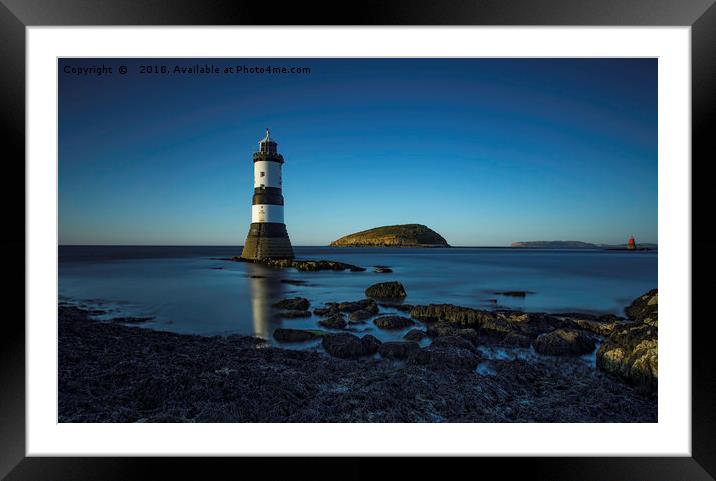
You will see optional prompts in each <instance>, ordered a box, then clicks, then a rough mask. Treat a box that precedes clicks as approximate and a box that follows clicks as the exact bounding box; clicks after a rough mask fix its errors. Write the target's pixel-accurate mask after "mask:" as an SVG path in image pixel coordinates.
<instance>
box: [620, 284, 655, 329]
mask: <svg viewBox="0 0 716 481" xmlns="http://www.w3.org/2000/svg"><path fill="white" fill-rule="evenodd" d="M625 312H626V315H627V316H629V319H631V320H633V321H637V322H645V323H647V324H653V325H658V315H659V292H658V289H652V290H650V291H649V292H647V293H646V294H644V295H642V296H639V297H638V298H637V299H635V300H634V301H633V302H632V303H631V305H629V307H627V308H626V309H625Z"/></svg>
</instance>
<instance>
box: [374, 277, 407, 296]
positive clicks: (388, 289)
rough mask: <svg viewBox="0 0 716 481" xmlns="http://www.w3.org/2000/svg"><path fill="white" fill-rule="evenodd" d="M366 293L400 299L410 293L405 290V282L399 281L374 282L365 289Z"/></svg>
mask: <svg viewBox="0 0 716 481" xmlns="http://www.w3.org/2000/svg"><path fill="white" fill-rule="evenodd" d="M365 295H366V296H368V297H375V298H377V299H400V298H403V297H405V296H407V295H408V294H407V293H406V292H405V287H403V284H401V283H400V282H398V281H392V282H379V283H378V284H373V285H372V286H370V287H369V288H368V289H366V290H365Z"/></svg>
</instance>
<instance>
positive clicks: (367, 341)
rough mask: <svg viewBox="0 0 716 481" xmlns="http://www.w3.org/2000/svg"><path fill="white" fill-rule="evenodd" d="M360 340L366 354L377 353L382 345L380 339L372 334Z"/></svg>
mask: <svg viewBox="0 0 716 481" xmlns="http://www.w3.org/2000/svg"><path fill="white" fill-rule="evenodd" d="M360 342H361V344H362V345H363V349H364V351H365V353H366V354H375V353H376V352H378V348H379V347H380V345H381V342H380V339H378V338H377V337H375V336H372V335H370V334H368V335H367V336H363V337H362V338H361V340H360Z"/></svg>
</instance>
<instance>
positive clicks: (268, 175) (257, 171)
mask: <svg viewBox="0 0 716 481" xmlns="http://www.w3.org/2000/svg"><path fill="white" fill-rule="evenodd" d="M262 173H263V175H261V174H262ZM262 186H263V187H277V188H280V187H281V164H280V163H279V162H273V161H268V160H259V161H258V162H254V187H262Z"/></svg>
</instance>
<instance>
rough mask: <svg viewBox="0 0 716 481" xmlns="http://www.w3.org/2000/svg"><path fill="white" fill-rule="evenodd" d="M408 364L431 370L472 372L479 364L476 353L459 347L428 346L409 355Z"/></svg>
mask: <svg viewBox="0 0 716 481" xmlns="http://www.w3.org/2000/svg"><path fill="white" fill-rule="evenodd" d="M408 362H409V363H410V364H414V365H422V366H427V367H430V368H432V369H461V370H474V369H475V368H477V365H478V364H479V362H480V358H479V357H478V356H477V354H476V353H474V352H472V351H470V350H468V349H462V348H459V347H451V346H440V347H434V346H429V347H426V348H423V349H418V350H416V351H414V352H413V353H411V355H410V357H409V358H408Z"/></svg>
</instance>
